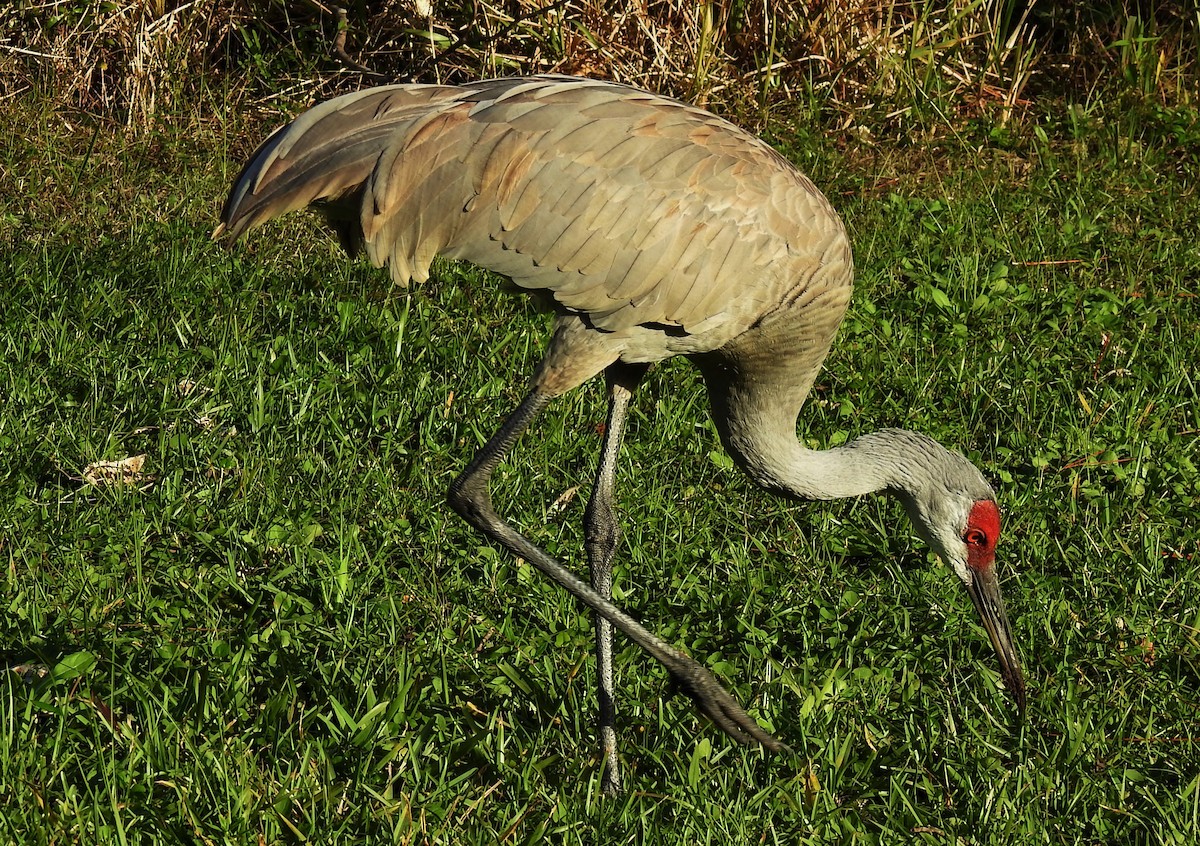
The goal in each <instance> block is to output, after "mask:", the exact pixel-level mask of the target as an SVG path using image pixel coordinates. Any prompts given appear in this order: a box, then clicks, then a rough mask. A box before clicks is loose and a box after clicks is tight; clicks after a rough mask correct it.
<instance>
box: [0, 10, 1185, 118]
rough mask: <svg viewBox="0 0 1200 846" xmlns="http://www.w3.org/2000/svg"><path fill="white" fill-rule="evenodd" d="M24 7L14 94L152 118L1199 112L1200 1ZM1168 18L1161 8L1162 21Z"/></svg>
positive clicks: (10, 79)
mask: <svg viewBox="0 0 1200 846" xmlns="http://www.w3.org/2000/svg"><path fill="white" fill-rule="evenodd" d="M1077 5H1078V4H1068V3H1061V2H1060V3H1051V2H1046V0H1043V2H1042V3H1040V4H1039V3H1037V2H1032V3H1029V4H1022V3H1017V2H1015V0H974V2H972V0H946V1H945V2H932V0H930V1H929V2H920V0H813V1H812V2H803V0H796V2H788V3H779V2H774V0H745V2H711V0H709V2H703V1H698V0H609V2H604V0H474V2H467V0H452V2H441V0H386V2H381V3H366V2H362V0H358V2H353V3H351V2H346V6H347V9H345V10H343V9H339V8H338V7H337V6H335V5H334V4H333V3H332V2H329V0H286V1H285V2H267V0H188V2H180V0H140V1H139V0H118V2H115V3H110V4H106V5H105V6H104V7H103V10H101V8H100V7H99V5H98V4H95V3H90V2H86V0H17V2H15V3H11V4H9V5H8V6H7V8H6V10H5V11H0V83H2V84H3V97H5V98H11V97H14V96H19V95H20V94H21V93H22V92H26V91H29V90H30V89H34V90H36V91H38V92H41V93H42V94H43V95H44V96H46V97H48V98H53V99H54V100H56V101H57V102H59V103H65V104H71V105H73V106H75V107H78V108H81V109H84V110H87V111H89V112H99V113H104V114H106V115H108V116H110V117H114V118H116V119H119V120H120V121H121V122H122V123H124V124H125V125H126V126H127V127H130V128H132V129H141V128H144V127H147V126H152V125H153V123H154V120H155V116H156V115H158V114H160V113H163V112H171V111H172V109H173V108H175V107H177V106H179V105H181V104H182V103H181V101H183V100H186V99H187V98H189V97H191V96H193V95H194V94H195V93H196V91H197V89H198V88H200V87H202V86H208V88H209V89H210V90H221V91H223V92H225V96H229V94H230V93H232V94H234V95H236V94H240V93H246V92H252V93H253V96H254V97H256V98H259V99H262V98H272V99H273V98H283V99H285V100H289V101H295V100H301V101H303V100H310V99H315V98H317V97H320V96H323V95H326V94H329V93H332V92H334V91H338V90H344V89H348V88H356V87H361V86H362V85H364V84H373V83H376V82H379V81H382V80H389V81H390V80H406V81H407V80H414V81H434V80H456V79H467V78H479V77H485V76H496V75H503V74H514V73H534V72H563V73H577V74H585V75H590V76H598V77H604V78H609V79H614V80H618V81H622V82H628V83H632V84H636V85H641V86H645V87H648V88H652V89H656V90H659V91H663V92H666V93H669V94H673V95H675V96H679V97H682V98H685V99H690V100H693V101H696V102H701V103H704V102H718V103H720V104H721V106H722V107H723V108H730V109H736V110H739V111H742V112H746V111H759V112H761V113H763V114H765V113H766V112H767V110H768V108H769V107H770V106H771V105H773V104H775V103H778V102H781V101H785V100H795V99H798V98H799V99H801V100H803V99H804V98H809V99H810V100H812V101H814V102H815V103H817V104H818V105H819V106H821V107H822V108H830V109H832V110H833V111H836V112H840V113H842V114H844V115H846V116H847V121H849V120H850V119H852V117H851V116H853V115H854V114H855V113H856V112H857V111H859V110H861V109H862V108H864V107H871V108H873V109H880V108H882V109H883V110H884V114H885V115H890V116H895V115H898V114H903V113H905V112H907V111H909V110H912V109H920V108H922V107H923V106H932V107H933V108H934V109H936V110H939V111H942V112H944V113H946V114H964V113H967V114H977V113H981V112H991V113H992V114H994V115H995V117H996V120H997V121H998V122H999V123H1004V122H1005V121H1007V120H1009V119H1010V118H1011V116H1012V115H1013V114H1016V113H1019V111H1020V109H1021V108H1022V106H1023V105H1025V104H1026V102H1027V101H1028V98H1029V97H1030V95H1031V92H1036V91H1038V90H1044V89H1046V88H1055V87H1058V88H1060V89H1061V88H1062V87H1063V86H1064V85H1070V86H1072V87H1073V88H1074V89H1076V90H1078V91H1081V92H1083V93H1085V94H1086V92H1088V91H1089V90H1093V89H1095V88H1097V87H1102V86H1104V85H1106V84H1112V83H1116V84H1121V85H1124V86H1125V87H1126V88H1131V89H1133V90H1136V91H1137V92H1138V93H1139V94H1140V95H1142V96H1145V97H1151V98H1158V99H1161V100H1163V101H1166V102H1171V103H1181V102H1182V103H1194V101H1195V98H1196V96H1197V93H1196V67H1197V61H1196V58H1197V50H1198V46H1200V36H1198V34H1197V33H1198V31H1200V22H1198V21H1197V15H1198V14H1200V13H1197V11H1196V7H1195V2H1194V0H1187V2H1162V3H1159V4H1157V5H1155V4H1146V3H1142V4H1140V5H1139V6H1137V7H1135V6H1133V5H1130V6H1129V7H1128V8H1125V7H1122V6H1121V5H1120V3H1119V2H1118V3H1109V4H1107V5H1104V4H1088V5H1089V8H1090V7H1092V6H1104V9H1106V11H1105V12H1104V13H1100V12H1094V11H1093V12H1092V13H1089V15H1087V16H1085V15H1084V14H1083V13H1081V12H1080V11H1079V10H1078V9H1077V8H1076V7H1077ZM1147 10H1149V11H1147Z"/></svg>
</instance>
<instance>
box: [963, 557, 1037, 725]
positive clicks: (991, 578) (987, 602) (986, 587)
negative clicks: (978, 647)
mask: <svg viewBox="0 0 1200 846" xmlns="http://www.w3.org/2000/svg"><path fill="white" fill-rule="evenodd" d="M972 573H973V574H974V578H973V579H972V580H971V584H969V585H967V593H969V594H971V601H972V602H974V603H975V610H976V611H978V612H979V616H980V618H981V619H982V620H983V627H984V629H986V630H987V633H988V638H989V639H990V640H991V641H992V648H993V649H995V650H996V657H997V658H999V659H1000V674H1001V675H1002V676H1003V677H1004V683H1005V685H1007V686H1008V689H1009V691H1010V692H1011V693H1012V696H1013V699H1014V700H1016V703H1017V712H1018V713H1019V714H1020V715H1021V716H1022V717H1023V716H1025V675H1024V673H1022V672H1021V657H1020V655H1018V654H1017V647H1016V646H1015V645H1014V644H1013V636H1012V629H1011V628H1009V625H1008V614H1006V613H1005V611H1004V598H1003V597H1002V596H1001V595H1000V582H999V581H998V580H997V579H996V568H995V567H994V566H993V567H987V568H981V569H978V570H972Z"/></svg>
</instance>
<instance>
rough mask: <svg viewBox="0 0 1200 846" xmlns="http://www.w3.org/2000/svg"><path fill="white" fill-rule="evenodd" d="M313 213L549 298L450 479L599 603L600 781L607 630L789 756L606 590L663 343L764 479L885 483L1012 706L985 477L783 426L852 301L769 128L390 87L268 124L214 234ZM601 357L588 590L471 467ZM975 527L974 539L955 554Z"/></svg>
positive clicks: (383, 258) (477, 516) (844, 491)
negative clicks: (696, 380) (820, 447)
mask: <svg viewBox="0 0 1200 846" xmlns="http://www.w3.org/2000/svg"><path fill="white" fill-rule="evenodd" d="M305 206H313V207H315V208H316V209H318V210H319V211H320V212H321V213H322V214H323V215H324V216H325V218H326V219H327V220H328V221H329V223H330V225H331V226H332V227H333V229H334V230H335V231H336V232H337V233H338V235H339V238H340V239H341V242H342V244H343V245H344V246H345V247H346V248H347V250H348V251H350V252H352V253H353V252H355V251H358V250H365V251H366V254H367V255H368V256H369V257H370V259H371V260H372V261H373V262H374V263H375V264H377V265H386V266H388V268H389V269H390V271H391V274H392V276H393V278H394V279H396V280H397V281H398V282H400V283H402V284H408V283H409V282H410V281H414V280H415V281H417V282H421V281H423V280H424V279H426V278H427V277H428V275H429V269H430V263H431V262H432V260H433V258H434V257H435V256H438V255H442V256H447V257H450V258H457V259H464V260H467V261H470V262H472V263H474V264H477V265H479V266H482V267H486V268H488V269H490V270H493V271H496V272H498V273H501V274H503V275H505V276H507V277H508V278H509V279H511V280H512V282H513V284H514V286H515V287H516V288H517V289H519V290H521V291H523V292H525V293H528V294H529V295H531V296H533V297H535V298H537V299H538V300H540V301H541V302H542V303H543V304H544V305H545V306H546V307H547V308H549V309H551V310H553V311H554V313H555V314H556V319H555V325H554V331H553V334H552V337H551V339H550V343H549V345H548V349H547V352H546V355H545V357H544V359H543V360H542V363H541V365H540V366H539V368H538V371H537V373H536V374H535V375H534V377H533V381H532V385H531V389H530V393H529V395H528V396H527V398H526V400H525V401H524V402H523V403H522V404H521V406H520V407H518V409H517V410H516V411H515V412H514V413H513V414H512V416H510V417H509V418H508V420H507V421H506V422H505V424H504V425H503V426H502V427H501V429H500V431H499V432H498V433H497V434H496V436H495V437H494V438H493V439H492V440H491V441H489V443H488V444H487V445H486V446H485V447H484V448H483V449H482V450H481V451H480V452H479V453H478V454H477V455H476V457H475V459H474V460H473V461H472V462H471V464H470V466H469V467H468V468H467V470H466V471H465V472H464V473H463V475H462V476H461V477H460V478H459V479H458V480H457V481H456V482H455V484H454V485H453V486H452V488H451V491H450V502H451V505H452V506H453V507H454V508H455V509H456V510H457V511H459V512H460V513H461V514H462V515H463V516H464V517H465V518H466V519H467V520H468V521H470V522H471V523H472V525H474V526H476V528H478V529H480V530H481V531H483V532H484V533H485V534H487V535H488V536H489V537H491V538H492V539H493V540H495V541H497V542H498V543H501V544H502V545H504V546H505V547H506V548H508V549H509V550H510V551H512V552H513V553H514V554H516V555H519V556H521V557H524V558H526V560H529V561H531V563H534V564H535V565H536V566H538V567H539V568H541V569H542V570H543V571H545V572H546V573H547V574H549V575H550V576H551V577H552V578H554V579H555V580H556V581H557V582H558V583H559V584H561V585H562V586H563V587H565V588H566V589H567V590H568V591H570V592H571V593H572V594H573V595H575V596H576V597H578V598H579V599H580V600H581V601H583V602H584V603H585V604H587V605H588V606H589V607H591V608H592V609H593V610H594V611H595V612H596V614H597V617H596V621H597V642H598V648H597V659H598V664H599V676H600V700H601V701H600V731H601V736H602V740H603V745H604V754H605V762H606V764H605V776H604V778H605V789H606V790H607V791H609V792H612V791H615V790H616V789H617V787H618V785H619V770H618V766H617V758H616V741H615V734H614V730H613V696H612V679H611V643H612V629H611V626H612V625H615V626H616V627H617V628H618V629H619V630H621V631H622V632H624V633H625V634H626V635H627V636H629V637H631V638H632V639H633V640H634V641H635V642H637V643H639V644H640V645H641V646H642V647H643V648H645V649H646V650H647V651H648V652H650V653H651V654H652V655H654V657H656V658H657V659H658V660H660V661H662V662H663V663H664V664H665V665H666V666H667V668H668V670H669V671H670V672H671V673H672V674H673V675H674V676H675V677H676V679H677V680H678V681H679V682H680V684H681V686H682V687H683V688H684V689H685V691H687V692H688V693H689V694H691V695H692V696H693V698H694V699H695V700H696V702H697V704H698V706H699V707H700V709H701V710H702V711H704V713H706V714H708V715H709V716H710V717H712V719H713V720H714V721H715V722H716V723H717V725H718V726H720V727H721V728H722V729H723V730H725V731H726V732H727V733H729V734H730V735H731V736H733V737H734V738H736V739H738V740H741V741H743V742H748V741H751V740H754V741H758V742H760V743H762V744H763V745H764V746H766V747H767V748H770V749H783V748H786V747H784V746H783V744H781V743H779V741H777V740H775V739H774V738H773V737H771V736H770V735H768V734H767V733H765V732H763V731H762V730H761V728H759V727H758V725H757V723H755V722H754V721H753V720H752V719H751V718H750V717H748V716H747V715H746V714H745V712H743V711H742V710H741V708H740V707H739V706H738V705H737V703H736V702H734V701H733V700H732V698H730V697H729V696H728V694H727V693H726V692H725V691H724V690H723V689H722V688H721V687H720V685H719V684H718V683H717V682H716V681H715V679H713V678H712V676H711V675H710V674H709V673H708V672H707V671H706V670H705V669H704V668H703V667H701V666H700V665H699V664H697V663H696V662H695V661H692V660H691V659H690V658H687V657H686V656H683V655H681V654H680V653H679V652H678V651H677V650H675V649H674V648H672V647H671V646H669V645H668V644H665V643H664V642H662V641H661V640H659V639H657V638H656V637H654V636H653V635H652V634H650V632H648V631H647V630H646V629H645V628H643V627H642V626H641V625H640V624H638V623H637V622H636V621H634V620H632V619H631V618H629V617H628V616H627V615H625V614H624V613H623V612H621V611H620V609H617V608H616V607H615V606H613V605H612V603H611V601H610V588H611V566H612V557H613V554H614V551H615V547H616V542H617V535H618V530H617V526H616V520H615V514H614V511H613V507H612V498H613V497H612V485H613V480H614V477H615V469H616V455H617V452H618V451H619V448H620V441H621V436H622V431H623V428H624V420H625V415H626V413H627V409H628V405H629V401H630V399H631V397H632V394H633V391H634V390H635V388H636V386H637V384H638V382H639V381H640V379H641V377H642V375H643V374H644V372H645V370H646V368H647V367H648V366H649V365H651V364H653V363H654V362H657V361H661V360H663V359H666V358H670V357H672V356H676V355H685V356H687V357H689V358H690V359H691V360H692V361H693V362H694V363H696V365H697V366H698V367H699V368H700V369H701V371H702V372H703V374H704V377H705V382H706V385H707V387H708V390H709V396H710V401H711V405H712V411H713V418H714V420H715V421H716V423H717V427H718V430H719V432H720V435H721V439H722V441H723V443H724V444H725V446H726V448H727V449H728V450H729V452H730V454H731V455H732V456H733V458H734V460H735V461H736V462H737V463H738V465H739V466H740V467H741V468H742V469H743V470H745V471H746V472H747V473H748V474H749V475H750V476H751V478H753V479H754V480H755V481H756V482H758V483H759V484H761V485H763V486H765V487H767V488H770V489H772V490H776V491H778V492H780V493H782V494H785V495H788V496H792V497H796V498H806V499H813V498H835V497H843V496H855V495H859V494H863V493H870V492H873V491H880V490H882V491H887V492H890V493H893V494H895V495H896V496H897V497H898V498H899V499H900V500H901V501H902V502H903V503H904V505H905V508H906V510H907V511H908V513H909V515H910V516H911V517H912V519H913V521H914V524H915V525H916V528H917V530H918V532H919V533H920V534H921V535H922V537H924V538H925V539H926V540H927V541H928V542H929V543H931V544H932V545H933V547H934V549H935V550H936V551H937V552H938V553H939V554H941V555H942V556H943V558H945V559H946V560H947V562H948V563H949V564H950V565H951V567H952V568H953V569H954V571H955V573H956V574H957V575H958V576H959V577H960V578H961V579H962V580H963V582H964V584H965V585H966V586H967V588H968V590H969V591H971V595H972V598H973V599H975V601H976V605H977V607H979V608H980V611H981V613H982V614H983V615H984V622H985V625H986V626H987V627H988V633H989V635H990V636H991V638H992V641H993V644H994V645H995V647H996V649H997V651H998V653H999V655H1000V659H1001V665H1002V669H1003V670H1004V674H1005V678H1006V681H1007V682H1008V684H1009V686H1010V687H1011V688H1012V690H1013V693H1014V695H1016V697H1017V699H1018V703H1019V704H1021V705H1022V706H1023V702H1024V682H1023V679H1022V677H1021V673H1020V665H1019V660H1018V658H1017V656H1016V652H1015V649H1014V648H1013V647H1012V644H1011V634H1010V632H1009V628H1008V622H1007V618H1006V617H1005V615H1004V608H1003V603H1002V601H1001V600H1000V598H999V589H998V587H997V586H996V579H995V574H994V568H993V567H992V551H993V550H994V545H995V542H996V537H995V535H996V534H998V531H999V516H998V512H996V510H995V505H994V495H993V493H992V491H991V488H990V487H989V486H988V485H987V483H986V482H985V481H984V479H983V477H982V476H981V475H980V473H979V471H978V470H977V469H976V468H975V467H974V466H973V465H971V464H970V463H969V462H968V461H967V460H966V459H964V458H962V457H961V456H960V455H958V454H957V453H952V452H950V451H948V450H946V449H944V448H943V447H941V446H940V445H938V444H937V443H936V442H934V441H932V440H931V439H929V438H927V437H925V436H923V435H918V434H916V433H912V432H906V431H904V430H898V429H889V430H883V431H881V432H876V433H873V434H870V435H866V436H863V437H862V438H859V439H858V440H856V441H853V442H851V443H849V444H847V445H845V446H843V447H841V448H838V449H833V450H827V451H812V450H808V449H806V448H804V447H803V446H802V445H801V444H800V442H799V441H798V440H797V437H796V419H797V415H798V413H799V411H800V408H801V406H802V405H803V404H804V400H805V398H806V397H807V395H808V392H809V389H810V388H811V386H812V383H813V380H814V379H815V377H816V374H817V372H818V370H819V369H820V366H821V362H822V361H823V360H824V358H825V355H826V353H827V352H828V350H829V346H830V344H831V343H832V341H833V337H834V334H835V332H836V330H837V327H838V324H839V323H840V321H841V318H842V315H843V313H844V312H845V309H846V305H847V303H848V302H849V298H850V293H851V287H852V280H853V262H852V258H851V251H850V245H849V241H848V239H847V236H846V232H845V229H844V227H843V225H842V223H841V220H840V219H839V218H838V216H837V214H836V213H835V212H834V211H833V209H832V207H831V206H830V205H829V203H828V202H827V201H826V200H825V198H824V197H823V196H822V195H821V193H820V192H819V191H818V190H817V189H816V188H815V187H814V186H813V184H812V183H811V182H810V181H809V180H808V179H807V177H805V176H804V175H803V174H801V173H800V172H798V171H797V170H796V169H795V168H794V167H793V166H792V165H791V164H790V163H788V162H787V161H786V160H785V159H783V158H782V157H781V156H780V155H779V154H778V153H776V152H775V151H774V150H772V149H771V148H770V147H768V146H767V145H766V144H764V143H763V142H762V141H760V140H759V139H757V138H755V137H753V136H751V135H749V134H747V133H746V132H744V131H742V130H740V129H738V128H737V127H735V126H734V125H732V124H730V123H728V122H727V121H725V120H722V119H721V118H718V117H716V116H714V115H712V114H710V113H708V112H705V111H703V110H701V109H697V108H695V107H692V106H688V105H686V104H683V103H680V102H677V101H674V100H671V99H668V98H664V97H660V96H658V95H655V94H651V93H649V92H645V91H640V90H637V89H634V88H629V87H626V86H622V85H616V84H613V83H608V82H598V81H593V80H584V79H576V78H572V77H558V76H547V77H532V78H524V79H499V80H488V81H484V82H478V83H470V84H465V85H454V86H450V85H440V86H433V85H395V86H387V87H383V88H375V89H370V90H366V91H362V92H359V93H356V94H350V95H346V96H343V97H339V98H336V99H334V100H330V101H328V102H326V103H322V104H320V105H318V106H316V107H314V108H312V109H310V110H309V111H307V112H305V113H304V114H302V115H301V116H300V117H298V118H297V119H296V120H294V121H293V122H292V123H291V124H289V125H287V126H285V127H283V128H282V129H280V130H279V131H277V132H276V133H275V134H274V135H272V136H271V137H270V138H269V139H267V141H265V142H264V143H263V145H262V146H261V147H260V148H259V149H258V151H257V152H256V153H255V154H254V155H253V157H252V158H251V159H250V161H249V163H248V164H247V165H246V167H245V169H244V170H243V171H242V173H241V175H240V176H239V177H238V179H237V181H236V182H235V184H234V186H233V189H232V191H231V193H230V195H229V199H228V201H227V202H226V204H225V208H224V210H223V212H222V215H221V225H220V226H219V227H218V230H217V233H216V234H222V233H227V234H228V235H230V236H231V237H232V238H237V237H239V236H241V235H242V234H243V233H245V232H246V231H247V230H249V229H250V228H252V227H254V226H257V225H259V224H261V223H263V222H265V221H267V220H270V219H272V218H274V217H277V216H279V215H281V214H283V213H285V212H288V211H292V210H295V209H299V208H303V207H305ZM600 373H604V374H605V375H606V379H607V381H608V385H609V399H610V410H609V420H608V426H607V433H606V437H605V443H604V446H603V448H602V456H601V462H600V466H599V469H598V471H597V476H596V482H595V486H594V488H593V492H592V497H591V499H590V501H589V504H588V508H587V511H586V514H585V535H586V539H587V553H588V559H589V562H590V564H591V569H592V585H588V584H586V583H584V582H583V581H581V580H579V579H578V578H577V577H576V576H575V575H574V574H573V573H571V572H570V571H569V570H566V568H564V567H563V566H562V565H561V564H560V563H559V562H557V561H555V560H554V559H553V558H551V557H550V556H548V555H547V554H546V553H545V552H544V551H542V550H540V549H538V548H537V547H536V546H534V545H533V544H532V543H530V542H529V541H528V540H527V539H526V538H524V537H523V536H522V535H520V533H518V532H517V531H516V530H515V529H514V528H513V527H512V526H510V525H509V524H508V523H506V522H505V521H504V520H503V519H501V518H500V517H499V515H497V514H496V513H495V511H494V509H492V506H491V501H490V498H489V497H488V494H487V482H488V479H489V477H490V475H491V472H492V470H493V469H494V468H495V466H496V464H497V463H498V462H499V461H500V459H501V458H503V457H504V455H505V454H507V453H508V452H509V451H510V450H511V448H512V446H513V444H514V443H515V441H516V439H517V437H518V436H519V434H520V433H521V432H522V431H523V430H524V429H525V428H526V427H527V426H528V425H529V424H530V422H531V421H532V420H533V418H534V417H535V416H536V415H537V413H538V412H539V411H540V410H541V409H542V408H544V406H545V405H546V403H547V402H548V401H549V400H550V399H551V398H552V397H555V396H559V395H561V394H562V393H564V392H566V391H568V390H570V389H572V388H574V387H576V386H578V385H580V384H582V383H583V382H585V381H587V380H588V379H591V378H592V377H594V376H596V375H599V374H600ZM973 532H974V533H976V534H972V533H973ZM981 536H982V537H983V539H984V541H985V542H986V548H982V547H979V546H978V545H976V546H971V543H976V542H978V540H979V537H981ZM968 538H973V539H974V540H973V541H971V542H970V543H969V542H968ZM980 596H982V599H981V598H980ZM989 621H990V622H989Z"/></svg>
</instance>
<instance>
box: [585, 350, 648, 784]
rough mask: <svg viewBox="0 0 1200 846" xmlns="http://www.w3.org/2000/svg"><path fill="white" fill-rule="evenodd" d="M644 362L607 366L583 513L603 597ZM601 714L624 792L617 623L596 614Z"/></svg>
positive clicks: (607, 772) (604, 745)
mask: <svg viewBox="0 0 1200 846" xmlns="http://www.w3.org/2000/svg"><path fill="white" fill-rule="evenodd" d="M647 369H648V368H647V367H646V366H644V365H628V364H614V365H612V366H610V367H609V368H608V370H607V371H605V377H606V379H607V382H608V422H607V423H606V424H605V427H604V443H603V445H602V446H601V448H600V464H599V466H598V467H597V468H596V482H595V485H594V486H593V488H592V497H591V499H589V500H588V504H587V509H586V510H585V511H584V514H583V532H584V538H585V543H586V546H587V556H588V566H589V567H590V568H591V571H592V587H594V588H595V589H596V592H597V593H599V594H600V596H602V597H603V598H604V599H612V569H613V568H612V562H613V555H614V554H615V553H616V550H617V540H618V539H619V538H620V537H621V529H620V526H618V525H617V515H616V511H615V510H614V509H613V483H614V481H615V480H616V475H617V458H618V457H619V455H620V453H621V441H622V439H623V438H624V436H625V416H626V414H628V413H629V403H630V400H632V399H633V391H634V389H636V388H637V385H638V382H640V381H641V380H642V376H644V375H645V374H646V370H647ZM595 626H596V678H597V682H598V684H597V694H596V698H597V700H598V701H597V711H598V713H597V719H596V726H597V729H598V731H599V733H600V748H601V753H602V754H603V756H604V777H603V779H602V781H601V789H602V790H603V791H604V793H605V794H606V795H608V796H614V795H616V794H617V793H620V792H621V765H620V763H619V762H618V760H617V732H616V727H615V723H616V716H617V706H616V697H615V693H614V690H613V664H612V654H613V627H612V623H610V622H609V621H608V620H606V619H604V617H602V616H600V614H596V615H595Z"/></svg>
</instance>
